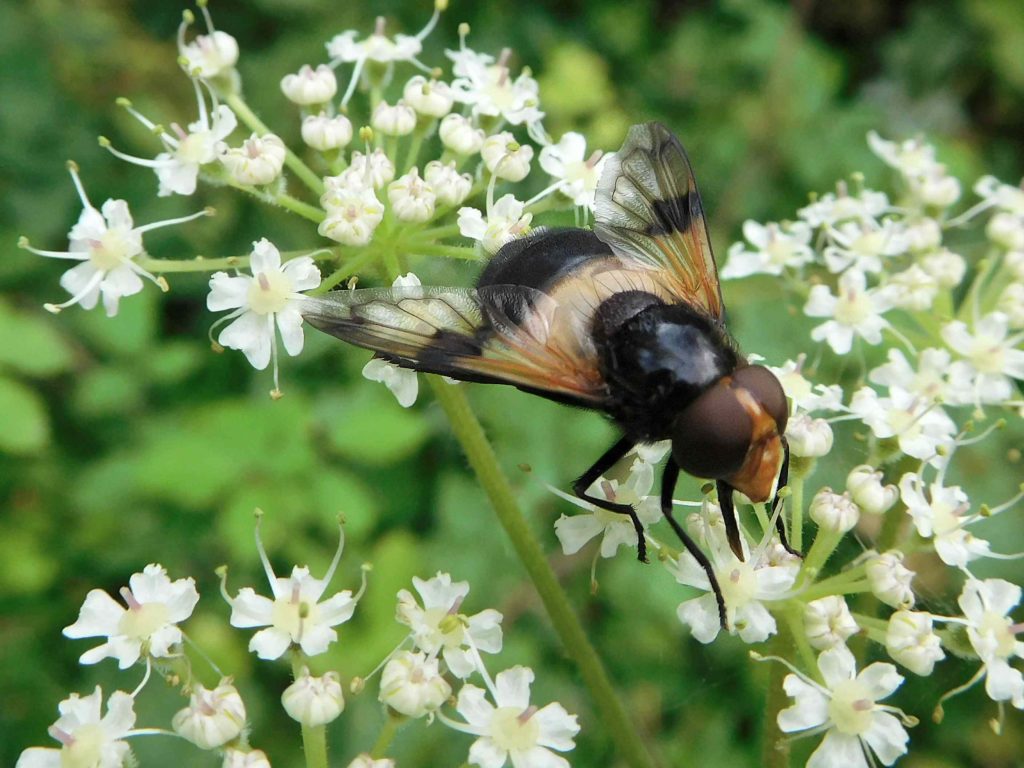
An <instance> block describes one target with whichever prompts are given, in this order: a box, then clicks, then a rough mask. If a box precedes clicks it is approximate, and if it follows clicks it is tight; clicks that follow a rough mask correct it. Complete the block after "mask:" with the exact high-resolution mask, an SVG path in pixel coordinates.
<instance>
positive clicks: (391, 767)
mask: <svg viewBox="0 0 1024 768" xmlns="http://www.w3.org/2000/svg"><path fill="white" fill-rule="evenodd" d="M348 768H395V761H394V760H392V759H391V758H390V757H385V758H382V759H380V760H374V759H373V758H372V757H370V755H368V754H366V753H365V752H364V753H363V754H361V755H359V756H357V757H356V759H355V760H353V761H352V762H351V763H349V764H348Z"/></svg>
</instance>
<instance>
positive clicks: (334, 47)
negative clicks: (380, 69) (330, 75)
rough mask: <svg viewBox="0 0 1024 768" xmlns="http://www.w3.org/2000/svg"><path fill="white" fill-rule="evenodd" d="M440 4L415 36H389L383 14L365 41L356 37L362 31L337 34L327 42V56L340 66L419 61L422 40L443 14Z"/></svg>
mask: <svg viewBox="0 0 1024 768" xmlns="http://www.w3.org/2000/svg"><path fill="white" fill-rule="evenodd" d="M439 5H440V4H438V5H435V7H434V15H433V16H431V17H430V20H429V21H428V22H427V25H426V26H425V27H424V28H423V29H422V30H421V31H420V32H419V34H417V35H415V36H413V35H395V36H394V39H392V38H390V37H388V36H387V35H385V34H384V17H383V16H378V17H377V23H376V26H375V27H374V30H373V34H371V35H369V36H368V37H367V38H366V39H365V40H360V41H357V40H356V36H357V35H358V34H359V33H358V32H357V31H355V30H347V31H345V32H342V33H340V34H337V35H335V36H334V37H332V38H331V39H330V40H329V41H328V42H327V55H328V56H330V57H331V59H332V61H331V66H332V67H333V66H337V65H338V64H340V63H342V62H346V63H351V62H355V63H356V64H357V65H358V66H362V64H363V63H364V62H366V61H376V62H379V63H381V64H391V63H394V62H398V61H410V62H414V63H417V64H418V63H419V62H418V61H417V59H416V57H417V56H418V55H419V53H420V51H422V50H423V40H424V38H426V37H427V35H429V34H430V33H431V32H432V31H433V29H434V26H435V25H436V24H437V20H438V18H439V16H440V9H439ZM420 66H422V65H420ZM424 68H425V67H424Z"/></svg>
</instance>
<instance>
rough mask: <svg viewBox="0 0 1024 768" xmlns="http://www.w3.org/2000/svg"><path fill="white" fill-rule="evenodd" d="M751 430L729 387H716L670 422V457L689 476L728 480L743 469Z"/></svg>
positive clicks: (749, 421) (746, 415)
mask: <svg viewBox="0 0 1024 768" xmlns="http://www.w3.org/2000/svg"><path fill="white" fill-rule="evenodd" d="M753 430H754V425H753V422H752V421H751V418H750V415H749V414H748V413H747V411H746V409H744V407H743V405H742V404H741V403H740V401H739V399H737V397H736V393H735V392H734V391H733V389H732V388H731V387H730V386H729V384H726V383H719V384H716V385H715V386H713V387H712V388H711V389H709V390H707V391H706V392H705V393H704V394H702V395H701V396H700V397H698V398H697V399H696V400H694V401H693V402H692V403H691V404H690V405H689V406H688V407H687V408H686V409H685V410H684V411H683V412H682V413H680V414H679V415H678V416H677V417H676V419H675V421H674V422H673V423H672V458H673V459H675V462H676V464H678V465H679V466H680V467H681V468H682V469H683V470H684V471H686V472H689V473H690V474H691V475H696V476H697V477H711V478H721V477H728V476H729V475H732V474H734V473H735V472H737V471H739V469H740V467H741V466H743V460H744V459H745V458H746V456H747V450H748V449H749V448H750V439H751V435H752V434H753Z"/></svg>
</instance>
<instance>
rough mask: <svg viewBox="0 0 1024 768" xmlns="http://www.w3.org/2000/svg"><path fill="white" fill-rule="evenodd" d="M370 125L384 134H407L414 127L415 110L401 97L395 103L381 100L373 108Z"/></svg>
mask: <svg viewBox="0 0 1024 768" xmlns="http://www.w3.org/2000/svg"><path fill="white" fill-rule="evenodd" d="M370 125H372V126H373V129H374V130H375V131H380V132H381V133H383V134H384V135H385V136H408V135H409V134H410V133H412V132H413V129H414V128H415V127H416V110H414V109H413V108H412V107H410V106H409V105H408V104H406V103H405V102H404V101H403V100H401V99H399V100H398V103H397V104H388V103H387V102H386V101H381V102H380V103H378V104H377V106H376V107H374V108H373V115H372V116H371V117H370Z"/></svg>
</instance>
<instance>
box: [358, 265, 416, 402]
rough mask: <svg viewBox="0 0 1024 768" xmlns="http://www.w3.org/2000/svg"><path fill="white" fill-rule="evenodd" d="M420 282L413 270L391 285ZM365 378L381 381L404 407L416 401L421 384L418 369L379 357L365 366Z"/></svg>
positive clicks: (410, 284)
mask: <svg viewBox="0 0 1024 768" xmlns="http://www.w3.org/2000/svg"><path fill="white" fill-rule="evenodd" d="M420 284H421V283H420V279H419V278H418V277H416V275H414V274H413V273H412V272H409V273H408V274H405V275H399V276H398V277H396V278H395V280H394V282H393V283H392V284H391V286H392V287H393V288H405V287H407V286H416V285H420ZM363 378H366V379H369V380H370V381H379V382H381V383H382V384H383V385H384V386H386V387H387V388H388V389H390V390H391V394H393V395H394V396H395V399H396V400H397V401H398V404H399V405H400V406H402V407H403V408H408V407H409V406H411V405H412V404H413V403H415V402H416V396H417V395H418V394H419V389H420V386H419V379H418V377H417V376H416V371H413V370H410V369H408V368H401V367H399V366H398V365H395V364H394V363H389V362H388V361H387V360H381V359H379V358H374V359H372V360H370V362H368V363H367V364H366V365H364V366H363Z"/></svg>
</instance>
